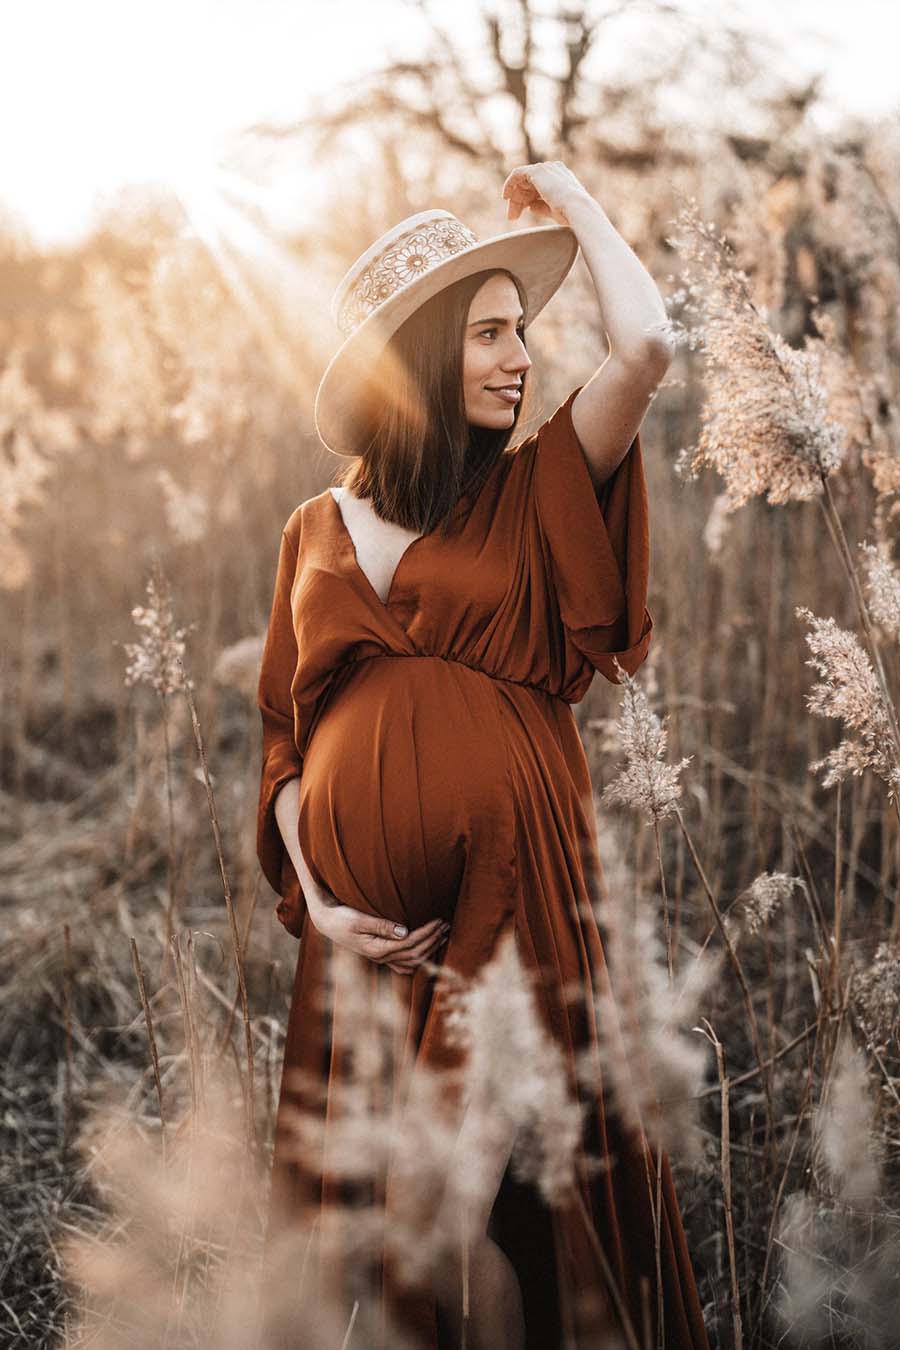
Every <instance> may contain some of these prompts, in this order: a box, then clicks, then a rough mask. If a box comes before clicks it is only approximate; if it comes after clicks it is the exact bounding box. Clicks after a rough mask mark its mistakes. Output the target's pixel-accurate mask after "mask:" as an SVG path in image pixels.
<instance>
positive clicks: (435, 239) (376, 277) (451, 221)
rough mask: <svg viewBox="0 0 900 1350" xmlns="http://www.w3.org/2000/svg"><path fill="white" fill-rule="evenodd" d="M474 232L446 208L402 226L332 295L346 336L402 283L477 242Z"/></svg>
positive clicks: (336, 313)
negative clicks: (393, 236) (431, 215)
mask: <svg viewBox="0 0 900 1350" xmlns="http://www.w3.org/2000/svg"><path fill="white" fill-rule="evenodd" d="M477 243H478V240H477V238H476V236H475V235H474V234H473V233H472V231H471V230H470V229H468V228H467V227H466V226H465V225H463V224H462V223H461V222H460V221H458V220H457V219H456V217H455V216H452V215H450V213H449V212H447V213H446V214H445V215H442V216H438V215H436V214H435V215H434V216H433V217H432V219H430V220H427V221H425V222H423V223H422V224H419V225H415V226H413V228H412V229H407V230H405V231H404V232H403V233H402V234H400V235H399V236H398V237H396V238H394V239H392V240H391V241H390V242H389V243H388V244H386V245H385V246H384V248H382V250H381V251H380V252H379V253H378V255H377V256H376V257H375V258H374V259H373V260H372V261H370V262H366V260H365V256H364V258H363V259H362V260H361V261H362V262H363V263H364V264H365V265H363V266H362V268H361V270H360V271H359V272H358V273H357V274H355V275H354V273H353V272H352V271H351V273H350V274H349V275H348V276H347V278H345V280H344V282H343V283H342V285H341V286H340V287H339V288H338V292H337V294H336V296H335V305H334V311H335V318H336V321H337V326H338V328H339V329H340V330H341V332H342V333H343V334H344V335H345V337H349V336H350V334H351V333H353V332H355V331H356V329H357V328H358V327H359V325H360V324H361V323H362V322H363V320H364V319H367V318H368V317H369V315H370V314H372V313H373V311H374V310H376V309H377V308H378V307H379V305H382V304H383V303H384V302H385V300H389V299H390V298H391V296H393V295H395V294H396V293H397V292H398V291H401V290H403V289H404V287H406V286H409V285H411V284H412V283H413V282H414V281H416V280H418V278H419V277H421V276H422V275H423V274H424V273H425V272H428V271H430V270H431V268H433V267H435V266H436V265H437V264H438V263H442V262H445V261H446V260H447V259H448V258H451V257H452V256H453V255H454V253H461V252H462V251H463V250H464V249H467V248H471V247H472V245H473V244H477Z"/></svg>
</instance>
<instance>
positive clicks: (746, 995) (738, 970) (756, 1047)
mask: <svg viewBox="0 0 900 1350" xmlns="http://www.w3.org/2000/svg"><path fill="white" fill-rule="evenodd" d="M675 815H676V816H677V818H678V823H679V825H680V826H681V831H682V834H683V835H684V840H685V843H686V844H687V847H688V851H689V852H690V855H691V859H692V861H693V864H694V867H695V868H696V869H697V875H698V876H699V878H700V883H701V885H702V886H703V890H704V892H705V894H706V898H707V900H708V901H709V905H710V908H711V909H712V912H713V916H714V918H715V921H716V925H717V926H718V929H719V934H720V936H721V938H722V941H723V943H724V944H725V950H726V951H727V953H728V959H729V961H730V962H731V965H732V967H733V969H734V973H735V975H736V976H737V978H738V983H739V984H740V986H741V994H742V996H743V999H744V1007H745V1008H746V1009H747V1021H748V1024H749V1027H750V1038H751V1040H752V1042H753V1053H754V1055H755V1056H756V1062H757V1064H758V1066H759V1072H760V1076H761V1079H762V1085H763V1091H764V1093H765V1098H766V1137H765V1140H764V1142H763V1153H764V1154H765V1153H766V1151H767V1149H768V1143H769V1139H770V1138H771V1135H772V1131H773V1129H774V1124H775V1111H774V1105H773V1102H772V1082H771V1075H770V1073H769V1072H768V1070H767V1069H766V1067H765V1065H766V1060H765V1059H764V1058H763V1051H762V1043H761V1041H760V1037H759V1023H758V1022H757V1018H756V1010H755V1008H754V1007H753V998H752V996H751V994H750V988H749V986H748V984H747V979H746V976H745V975H744V970H743V967H742V965H741V963H740V961H739V959H738V954H737V952H736V951H735V949H734V944H733V943H732V941H731V938H730V937H729V935H728V929H727V928H726V927H725V924H724V922H723V921H722V915H721V912H720V910H719V906H718V904H717V903H716V898H715V896H714V895H713V893H712V890H711V888H710V885H709V882H708V881H707V878H706V873H705V872H704V870H703V864H702V863H701V861H700V859H699V858H698V856H697V850H696V849H695V848H694V843H693V840H692V839H691V837H690V834H689V833H688V830H687V826H686V825H685V823H684V817H683V816H682V814H681V809H680V808H679V807H678V806H676V807H675Z"/></svg>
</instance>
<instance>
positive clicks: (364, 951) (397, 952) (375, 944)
mask: <svg viewBox="0 0 900 1350" xmlns="http://www.w3.org/2000/svg"><path fill="white" fill-rule="evenodd" d="M307 905H308V908H309V917H310V919H311V920H312V922H313V924H314V925H315V927H316V929H317V930H318V931H319V932H320V933H321V934H322V935H323V936H324V937H327V938H329V939H330V941H332V942H334V943H336V944H337V945H338V946H339V947H346V948H347V949H348V950H349V951H352V952H356V953H357V955H359V956H365V957H366V958H367V960H369V961H374V962H376V964H378V965H384V966H387V967H388V968H389V969H390V970H393V971H395V972H396V973H397V974H399V975H410V974H413V973H414V972H415V970H416V969H417V968H418V966H420V965H421V963H422V962H423V961H426V960H430V959H432V960H433V959H434V957H435V955H436V953H437V952H438V950H439V949H440V948H441V947H442V946H443V944H444V943H445V942H446V941H447V935H448V933H449V931H450V925H449V924H448V923H446V922H444V921H443V920H441V919H432V920H431V922H430V923H426V924H422V925H421V927H419V928H415V929H413V931H412V932H410V933H406V934H404V935H402V936H398V935H397V932H398V929H397V925H396V924H394V923H393V922H392V921H391V920H390V919H381V918H373V917H372V916H371V915H369V914H364V913H361V912H360V910H358V909H353V908H352V906H350V905H342V904H341V903H340V901H339V900H337V899H336V898H335V899H334V902H333V903H328V902H327V901H325V900H322V899H319V898H315V899H313V898H311V897H307Z"/></svg>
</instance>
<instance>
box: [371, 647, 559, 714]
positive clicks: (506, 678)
mask: <svg viewBox="0 0 900 1350" xmlns="http://www.w3.org/2000/svg"><path fill="white" fill-rule="evenodd" d="M382 657H389V658H393V657H398V658H399V659H400V660H409V659H410V658H413V659H415V658H418V659H420V660H421V659H423V658H425V659H427V660H430V661H449V662H451V664H453V665H455V666H463V667H464V668H465V669H466V670H472V671H474V672H475V674H476V675H485V676H486V677H487V678H488V679H489V680H501V681H502V682H503V683H504V684H517V685H520V686H521V687H522V688H523V689H535V690H537V692H538V693H539V694H546V695H547V697H548V698H556V699H559V701H560V702H561V703H566V704H568V700H567V699H564V698H563V696H562V694H557V693H555V692H554V691H553V690H552V689H548V688H547V686H546V685H543V684H537V683H536V682H535V681H534V680H516V679H513V677H512V676H511V675H495V674H494V672H493V671H491V670H485V669H484V668H483V667H482V666H473V665H471V663H470V662H468V661H460V660H459V658H458V657H456V656H444V655H443V653H441V652H371V653H370V654H369V655H368V656H358V657H354V659H353V660H352V661H348V662H347V663H346V664H347V665H348V666H355V665H359V663H360V662H361V661H378V660H381V658H382Z"/></svg>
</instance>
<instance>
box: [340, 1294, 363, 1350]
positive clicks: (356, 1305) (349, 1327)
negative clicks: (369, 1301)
mask: <svg viewBox="0 0 900 1350" xmlns="http://www.w3.org/2000/svg"><path fill="white" fill-rule="evenodd" d="M358 1313H359V1299H358V1298H355V1299H354V1300H353V1311H352V1312H351V1314H350V1321H349V1323H348V1324H347V1330H346V1332H345V1333H344V1339H343V1340H342V1341H341V1350H347V1347H348V1346H349V1344H350V1337H351V1336H352V1334H353V1327H354V1325H355V1323H356V1317H357V1314H358Z"/></svg>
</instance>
